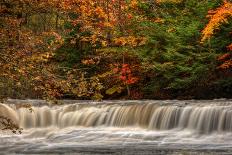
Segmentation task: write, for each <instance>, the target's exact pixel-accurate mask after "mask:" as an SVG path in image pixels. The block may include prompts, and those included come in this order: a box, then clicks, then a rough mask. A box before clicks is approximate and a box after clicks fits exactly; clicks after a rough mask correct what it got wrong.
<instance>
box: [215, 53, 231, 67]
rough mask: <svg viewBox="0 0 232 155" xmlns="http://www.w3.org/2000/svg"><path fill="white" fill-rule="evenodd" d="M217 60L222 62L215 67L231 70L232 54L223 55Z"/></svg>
mask: <svg viewBox="0 0 232 155" xmlns="http://www.w3.org/2000/svg"><path fill="white" fill-rule="evenodd" d="M217 60H218V61H221V62H222V64H221V65H220V66H219V67H217V68H218V69H229V68H232V54H230V53H226V54H223V55H222V56H220V57H219V58H218V59H217Z"/></svg>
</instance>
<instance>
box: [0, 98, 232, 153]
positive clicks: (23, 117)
mask: <svg viewBox="0 0 232 155" xmlns="http://www.w3.org/2000/svg"><path fill="white" fill-rule="evenodd" d="M17 104H18V103H17ZM17 104H10V105H5V104H0V113H1V115H5V116H7V117H9V118H11V119H12V120H13V121H14V122H15V123H17V124H19V126H20V127H22V128H23V129H24V132H23V134H22V135H12V134H3V136H1V138H0V143H1V144H2V141H4V140H3V139H4V138H6V137H8V138H9V140H13V141H14V140H15V141H14V143H12V145H13V144H14V145H13V146H15V145H16V144H18V145H19V144H20V146H24V147H26V148H27V146H29V145H31V146H34V148H37V149H38V148H40V149H41V150H43V151H44V150H46V147H45V146H52V147H48V148H49V149H48V150H53V151H57V150H58V153H60V152H62V151H63V150H62V149H61V150H60V148H63V147H61V146H65V145H66V146H67V145H68V146H69V145H70V144H71V146H75V147H76V148H80V147H78V146H80V145H81V146H82V147H83V145H84V146H89V147H90V146H96V145H97V144H99V145H101V146H112V145H114V147H115V146H120V144H122V143H123V144H124V145H126V146H127V145H129V144H130V145H131V144H139V145H140V146H143V145H145V144H146V146H152V147H155V146H159V147H161V146H162V147H164V148H165V147H167V145H168V148H169V149H170V147H171V148H178V147H179V148H180V146H181V148H189V147H190V146H191V148H194V147H196V148H198V149H199V148H201V149H205V148H206V149H210V148H212V147H217V148H220V149H221V148H229V147H231V146H232V141H231V140H232V138H231V139H230V138H229V136H230V135H232V102H231V101H228V100H227V101H226V100H225V101H198V103H197V101H131V102H129V101H115V102H106V103H104V102H103V103H95V102H93V103H73V104H67V105H60V106H47V105H37V106H33V107H32V109H33V110H32V111H30V110H28V109H26V108H17V107H18V106H16V105H17ZM215 138H217V139H215ZM25 139H27V140H30V141H32V142H33V143H26V142H25V141H24V140H25ZM27 140H26V141H27ZM42 141H43V144H44V142H46V144H44V145H42V146H37V145H38V144H37V143H38V142H40V143H41V142H42ZM23 144H25V145H26V146H25V145H23ZM60 144H62V145H60ZM85 144H86V145H85ZM148 144H149V145H148ZM206 144H208V145H206ZM18 145H16V146H18ZM13 146H12V147H13ZM36 146H37V147H36ZM69 147H70V146H69ZM69 147H68V148H69ZM22 148H23V147H21V149H22ZM27 149H28V148H27ZM6 150H8V151H9V150H11V151H10V152H12V151H13V152H17V151H19V152H20V150H17V149H16V150H14V149H13V150H12V149H9V148H8V149H5V151H6ZM41 150H40V151H41ZM30 151H32V150H30ZM40 151H38V150H37V151H35V153H38V152H40ZM59 151H60V152H59ZM21 152H26V153H27V150H26V151H25V150H24V151H22V150H21ZM48 152H49V151H48Z"/></svg>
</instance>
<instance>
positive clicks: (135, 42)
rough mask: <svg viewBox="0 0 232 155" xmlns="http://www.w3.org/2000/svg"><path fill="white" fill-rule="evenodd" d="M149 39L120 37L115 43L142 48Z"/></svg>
mask: <svg viewBox="0 0 232 155" xmlns="http://www.w3.org/2000/svg"><path fill="white" fill-rule="evenodd" d="M146 41H147V39H146V38H145V37H134V36H128V37H119V38H115V39H114V43H115V44H116V45H119V46H126V45H127V46H133V47H135V46H141V45H144V44H145V43H146Z"/></svg>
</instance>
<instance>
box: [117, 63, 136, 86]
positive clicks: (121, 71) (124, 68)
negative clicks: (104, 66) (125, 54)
mask: <svg viewBox="0 0 232 155" xmlns="http://www.w3.org/2000/svg"><path fill="white" fill-rule="evenodd" d="M115 66H116V67H115V68H113V72H114V73H115V74H118V75H119V76H117V78H118V79H120V80H121V81H123V83H125V84H126V85H131V84H134V83H136V82H137V81H138V80H139V78H137V77H134V76H133V75H132V70H131V67H130V65H129V64H122V65H121V66H120V65H119V64H116V65H115ZM119 66H120V67H119Z"/></svg>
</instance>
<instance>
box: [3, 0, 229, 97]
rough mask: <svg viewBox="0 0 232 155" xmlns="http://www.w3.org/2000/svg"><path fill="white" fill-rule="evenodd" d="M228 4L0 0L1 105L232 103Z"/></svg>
mask: <svg viewBox="0 0 232 155" xmlns="http://www.w3.org/2000/svg"><path fill="white" fill-rule="evenodd" d="M231 17H232V2H230V1H229V0H224V1H223V0H211V1H209V0H1V2H0V68H1V69H0V99H6V98H17V99H26V98H31V99H46V100H56V99H83V100H89V99H91V100H102V99H214V98H231V97H232V96H231V92H232V53H231V52H232V18H231Z"/></svg>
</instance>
